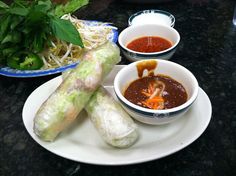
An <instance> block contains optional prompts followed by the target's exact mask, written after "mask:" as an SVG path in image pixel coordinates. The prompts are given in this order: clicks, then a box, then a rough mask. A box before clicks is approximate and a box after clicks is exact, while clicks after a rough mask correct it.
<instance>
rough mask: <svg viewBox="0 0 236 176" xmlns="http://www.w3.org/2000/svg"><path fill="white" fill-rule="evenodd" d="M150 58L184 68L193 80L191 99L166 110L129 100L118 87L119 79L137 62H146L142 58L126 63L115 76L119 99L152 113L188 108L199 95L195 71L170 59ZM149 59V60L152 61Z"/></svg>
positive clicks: (136, 108)
mask: <svg viewBox="0 0 236 176" xmlns="http://www.w3.org/2000/svg"><path fill="white" fill-rule="evenodd" d="M150 60H156V61H157V62H163V63H166V64H172V65H174V66H175V67H178V68H180V69H182V70H184V71H185V72H186V73H187V74H188V75H189V77H190V78H191V79H192V80H193V94H192V96H191V97H189V99H188V100H187V101H186V102H185V103H184V104H182V105H180V106H177V107H174V108H171V109H164V110H154V109H148V108H144V107H141V106H138V105H135V104H133V103H131V102H130V101H128V100H127V99H126V98H125V97H124V96H123V94H122V93H121V90H120V89H119V88H118V80H119V79H120V76H121V74H122V73H123V72H127V71H128V70H129V69H130V68H131V67H134V66H136V64H137V63H139V62H145V61H146V60H141V61H135V62H132V63H130V64H129V65H126V66H125V67H123V68H122V69H121V70H120V71H119V72H118V73H117V75H116V76H115V79H114V91H115V94H116V96H118V99H119V100H121V101H123V103H124V104H127V105H128V106H130V107H132V108H133V109H135V110H137V111H139V112H144V113H152V114H167V113H173V112H177V111H180V110H183V109H185V108H187V107H188V106H190V105H191V104H192V103H193V102H194V101H195V100H196V98H197V95H198V90H199V85H198V81H197V79H196V77H195V76H194V75H193V73H192V72H191V71H189V70H188V69H187V68H185V67H184V66H182V65H180V64H178V63H175V62H172V61H168V60H162V59H150ZM150 60H148V61H150Z"/></svg>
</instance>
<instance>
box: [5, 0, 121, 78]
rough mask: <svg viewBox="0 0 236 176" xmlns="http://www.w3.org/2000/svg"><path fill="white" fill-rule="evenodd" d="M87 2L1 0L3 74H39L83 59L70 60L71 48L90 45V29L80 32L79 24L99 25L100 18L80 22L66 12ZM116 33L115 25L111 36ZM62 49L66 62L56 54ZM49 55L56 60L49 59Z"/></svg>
mask: <svg viewBox="0 0 236 176" xmlns="http://www.w3.org/2000/svg"><path fill="white" fill-rule="evenodd" d="M87 3H88V0H76V1H75V0H69V1H68V3H67V4H65V5H61V4H54V3H53V1H50V0H34V1H26V0H15V1H13V3H12V4H10V5H7V4H5V3H4V2H3V1H0V18H1V24H0V75H4V76H8V77H38V76H46V75H51V74H56V73H60V72H63V71H65V70H67V69H71V68H74V67H75V66H76V65H77V64H78V63H79V62H80V61H79V59H78V60H71V61H67V57H69V56H68V55H69V53H70V51H71V52H72V50H73V51H74V50H77V49H78V50H82V49H83V48H86V45H88V44H87V43H88V42H87V41H85V42H84V39H83V35H87V33H85V34H81V33H80V32H79V30H78V26H79V25H80V24H83V25H85V26H86V29H87V28H88V27H87V26H90V27H91V26H92V27H96V26H98V27H100V26H101V22H98V21H86V20H84V21H82V22H81V21H79V20H77V19H74V18H72V17H71V16H70V15H67V17H64V16H63V15H65V13H69V14H70V13H72V12H73V11H75V10H77V9H78V8H79V7H81V6H83V5H86V4H87ZM77 23H79V24H77ZM76 25H77V27H76ZM105 26H110V24H105ZM79 27H80V26H79ZM83 31H84V29H83ZM90 32H91V31H90ZM117 36H118V32H117V30H116V29H115V28H112V29H111V30H110V31H109V37H108V40H110V41H113V42H116V41H117ZM57 45H58V47H60V48H61V49H60V50H59V49H58V47H57ZM72 46H73V47H72ZM65 48H66V49H65ZM63 49H64V50H63ZM62 51H64V52H65V53H64V54H63V55H62V56H58V57H61V59H62V60H63V62H62V61H60V60H59V61H58V60H57V58H56V57H57V55H55V53H56V54H57V53H58V54H59V53H62ZM51 52H54V53H52V54H51ZM45 53H46V56H45ZM72 54H73V55H75V53H72ZM72 54H71V55H72ZM45 57H46V59H45ZM47 57H48V58H47ZM77 57H79V55H78V54H77ZM47 59H49V60H52V61H53V62H55V63H49V62H48V61H47ZM60 62H62V63H60ZM53 64H54V65H53ZM55 64H58V65H55Z"/></svg>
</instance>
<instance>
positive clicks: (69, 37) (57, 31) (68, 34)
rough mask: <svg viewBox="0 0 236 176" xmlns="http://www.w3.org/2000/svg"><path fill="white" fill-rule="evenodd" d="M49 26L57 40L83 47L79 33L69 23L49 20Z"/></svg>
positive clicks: (61, 20)
mask: <svg viewBox="0 0 236 176" xmlns="http://www.w3.org/2000/svg"><path fill="white" fill-rule="evenodd" d="M50 25H51V28H52V31H53V33H54V35H55V36H56V37H58V38H59V39H61V40H64V41H67V42H69V43H72V44H74V45H79V46H80V47H82V48H83V47H84V45H83V42H82V39H81V37H80V34H79V32H78V31H77V29H76V28H75V26H74V25H73V24H72V23H71V22H70V21H67V20H63V19H59V18H51V19H50Z"/></svg>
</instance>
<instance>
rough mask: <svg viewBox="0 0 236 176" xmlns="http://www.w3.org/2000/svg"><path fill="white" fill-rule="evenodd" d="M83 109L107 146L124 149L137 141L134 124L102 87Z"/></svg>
mask: <svg viewBox="0 0 236 176" xmlns="http://www.w3.org/2000/svg"><path fill="white" fill-rule="evenodd" d="M85 109H86V111H87V113H88V115H89V117H90V119H91V121H92V123H93V125H94V126H95V128H96V129H97V131H98V133H99V134H100V136H101V137H102V138H103V140H104V141H106V142H107V143H108V144H110V145H112V146H114V147H118V148H125V147H129V146H131V145H132V144H134V142H135V141H136V140H137V138H138V132H137V126H136V124H135V123H134V121H133V120H132V119H131V117H130V116H129V115H128V114H127V113H126V112H125V111H124V110H123V108H122V107H121V105H120V104H119V103H118V102H116V100H114V99H113V97H112V96H111V95H109V93H108V92H107V91H106V89H105V88H103V87H102V86H101V87H99V89H98V90H97V91H96V92H95V93H94V94H93V96H92V97H91V98H90V100H89V102H88V104H87V105H86V106H85Z"/></svg>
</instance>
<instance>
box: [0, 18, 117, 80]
mask: <svg viewBox="0 0 236 176" xmlns="http://www.w3.org/2000/svg"><path fill="white" fill-rule="evenodd" d="M84 22H85V23H86V24H87V25H90V26H98V25H100V23H101V22H99V21H90V20H85V21H84ZM107 26H110V25H109V24H107ZM108 38H109V40H110V41H112V42H114V43H116V42H117V38H118V31H117V30H116V29H115V28H114V29H112V30H111V32H110V34H109V37H108ZM79 62H80V61H77V62H74V63H71V64H68V65H64V66H61V67H57V68H51V69H45V70H17V69H13V68H10V67H1V66H0V75H3V76H8V77H17V78H31V77H39V76H47V75H52V74H57V73H61V72H63V71H66V70H68V69H72V68H75V67H76V65H78V64H79Z"/></svg>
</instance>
